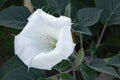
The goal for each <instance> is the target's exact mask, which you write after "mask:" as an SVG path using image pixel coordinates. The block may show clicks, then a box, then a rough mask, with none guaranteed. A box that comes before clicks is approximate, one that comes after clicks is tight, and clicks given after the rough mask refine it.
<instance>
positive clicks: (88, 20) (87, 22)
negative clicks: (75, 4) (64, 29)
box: [77, 8, 102, 26]
mask: <svg viewBox="0 0 120 80" xmlns="http://www.w3.org/2000/svg"><path fill="white" fill-rule="evenodd" d="M101 12H102V10H100V9H96V8H83V9H80V10H79V11H78V14H77V15H78V21H79V25H81V26H91V25H94V24H95V23H97V22H98V20H99V18H100V15H101Z"/></svg>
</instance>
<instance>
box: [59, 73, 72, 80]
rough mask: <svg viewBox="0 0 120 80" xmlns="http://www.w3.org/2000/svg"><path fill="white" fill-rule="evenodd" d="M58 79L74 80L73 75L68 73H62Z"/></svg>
mask: <svg viewBox="0 0 120 80" xmlns="http://www.w3.org/2000/svg"><path fill="white" fill-rule="evenodd" d="M59 80H74V79H73V76H72V75H71V74H68V73H62V74H61V75H60V79H59Z"/></svg>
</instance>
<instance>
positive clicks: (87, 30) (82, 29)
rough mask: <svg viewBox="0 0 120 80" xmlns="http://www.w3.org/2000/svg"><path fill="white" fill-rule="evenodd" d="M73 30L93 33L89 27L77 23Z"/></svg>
mask: <svg viewBox="0 0 120 80" xmlns="http://www.w3.org/2000/svg"><path fill="white" fill-rule="evenodd" d="M72 30H73V32H77V33H81V34H86V35H92V33H91V32H90V30H89V28H88V27H85V26H81V25H75V26H73V27H72Z"/></svg>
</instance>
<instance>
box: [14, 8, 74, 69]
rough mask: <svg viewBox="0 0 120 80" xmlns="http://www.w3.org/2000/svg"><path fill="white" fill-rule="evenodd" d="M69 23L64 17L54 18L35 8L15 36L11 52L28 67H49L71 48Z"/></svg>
mask: <svg viewBox="0 0 120 80" xmlns="http://www.w3.org/2000/svg"><path fill="white" fill-rule="evenodd" d="M71 24H72V23H71V19H70V18H68V17H65V16H60V17H58V18H56V17H54V16H52V15H49V14H47V13H45V12H44V11H43V10H42V9H37V10H36V11H35V12H34V13H33V14H32V15H31V16H30V17H29V18H28V23H27V25H26V26H25V27H24V29H23V30H22V32H21V33H19V34H18V35H17V36H15V41H14V45H15V54H16V55H17V56H18V57H19V58H20V59H21V60H22V61H23V62H24V64H26V65H27V66H28V67H34V68H38V69H46V70H51V69H52V67H53V66H55V65H56V64H58V63H59V62H61V61H62V60H63V59H68V57H69V56H70V55H71V54H72V52H73V50H74V47H75V44H74V43H73V40H72V35H71Z"/></svg>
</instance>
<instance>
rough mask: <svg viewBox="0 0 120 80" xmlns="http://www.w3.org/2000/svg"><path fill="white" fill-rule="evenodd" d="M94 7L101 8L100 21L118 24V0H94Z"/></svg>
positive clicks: (119, 2)
mask: <svg viewBox="0 0 120 80" xmlns="http://www.w3.org/2000/svg"><path fill="white" fill-rule="evenodd" d="M96 7H97V8H99V9H102V10H103V13H102V16H101V22H103V23H104V24H107V25H114V24H120V0H96Z"/></svg>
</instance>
